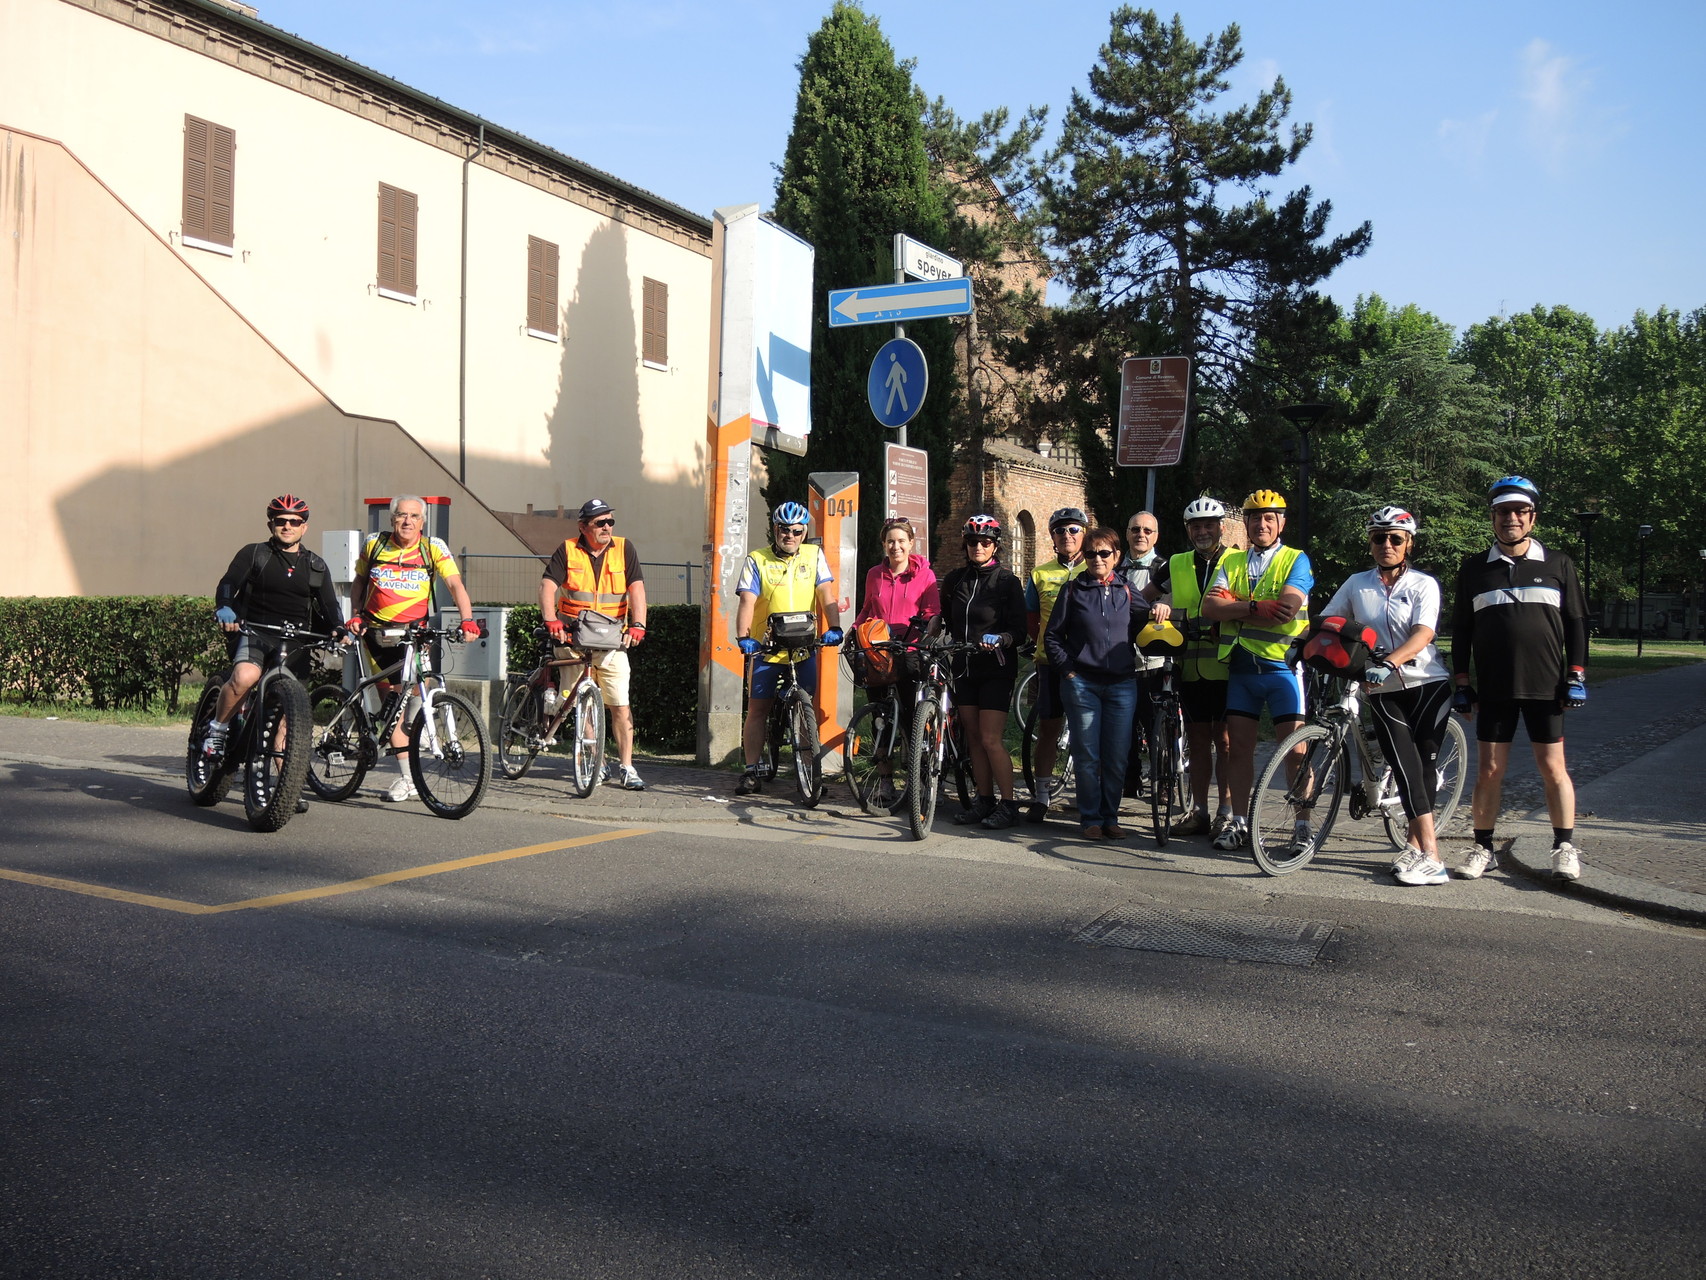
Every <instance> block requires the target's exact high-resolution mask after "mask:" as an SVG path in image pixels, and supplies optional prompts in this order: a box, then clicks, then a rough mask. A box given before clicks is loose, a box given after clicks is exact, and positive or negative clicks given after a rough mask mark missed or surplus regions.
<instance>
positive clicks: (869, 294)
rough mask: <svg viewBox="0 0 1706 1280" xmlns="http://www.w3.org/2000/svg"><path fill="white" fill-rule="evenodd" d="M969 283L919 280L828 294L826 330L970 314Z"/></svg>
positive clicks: (967, 280) (833, 290)
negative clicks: (827, 323) (827, 322)
mask: <svg viewBox="0 0 1706 1280" xmlns="http://www.w3.org/2000/svg"><path fill="white" fill-rule="evenodd" d="M971 309H972V307H971V281H970V280H969V279H964V278H962V279H959V280H920V281H917V282H914V283H909V284H874V285H867V286H866V287H864V288H862V289H831V290H830V291H829V327H830V328H831V329H845V328H847V327H849V326H851V325H856V324H905V323H907V322H908V321H912V320H928V319H930V318H931V317H932V316H967V315H970V314H971Z"/></svg>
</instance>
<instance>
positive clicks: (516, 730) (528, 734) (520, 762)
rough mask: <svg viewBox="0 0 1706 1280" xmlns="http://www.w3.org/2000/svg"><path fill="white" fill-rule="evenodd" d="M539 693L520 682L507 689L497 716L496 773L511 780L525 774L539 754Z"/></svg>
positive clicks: (525, 683)
mask: <svg viewBox="0 0 1706 1280" xmlns="http://www.w3.org/2000/svg"><path fill="white" fill-rule="evenodd" d="M541 710H542V708H541V707H540V705H539V692H538V690H536V689H535V688H534V687H533V686H532V685H531V684H528V683H527V682H526V681H522V682H521V683H520V684H517V685H514V686H512V687H511V688H510V691H509V694H508V696H507V697H505V698H504V709H503V713H502V714H501V715H500V716H499V717H498V772H499V773H501V774H503V776H504V777H506V778H508V779H509V780H510V781H511V782H514V781H515V780H516V779H518V778H522V777H525V776H526V774H527V771H528V770H529V769H531V768H532V767H533V757H535V756H536V755H538V754H539V738H540V736H541V734H540V730H541V728H542V726H541V725H540V712H541Z"/></svg>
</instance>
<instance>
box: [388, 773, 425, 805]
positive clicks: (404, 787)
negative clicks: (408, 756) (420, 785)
mask: <svg viewBox="0 0 1706 1280" xmlns="http://www.w3.org/2000/svg"><path fill="white" fill-rule="evenodd" d="M420 794H421V793H420V792H418V791H416V790H415V784H414V780H413V779H411V778H398V779H397V781H395V782H393V783H392V784H391V786H390V788H389V789H388V790H387V791H386V792H385V798H386V799H387V800H394V801H396V802H397V803H398V804H402V803H403V801H405V800H415V799H418V798H419V797H420Z"/></svg>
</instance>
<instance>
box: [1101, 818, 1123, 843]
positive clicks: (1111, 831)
mask: <svg viewBox="0 0 1706 1280" xmlns="http://www.w3.org/2000/svg"><path fill="white" fill-rule="evenodd" d="M1102 839H1104V840H1124V839H1125V828H1124V827H1122V826H1120V824H1119V823H1117V822H1109V823H1104V824H1103V826H1102Z"/></svg>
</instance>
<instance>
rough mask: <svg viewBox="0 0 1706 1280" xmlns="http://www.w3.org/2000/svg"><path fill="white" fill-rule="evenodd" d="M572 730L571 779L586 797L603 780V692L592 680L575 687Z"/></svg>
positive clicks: (578, 792)
mask: <svg viewBox="0 0 1706 1280" xmlns="http://www.w3.org/2000/svg"><path fill="white" fill-rule="evenodd" d="M569 732H570V733H571V734H572V735H573V737H572V739H571V745H572V748H573V750H572V758H571V763H570V773H571V778H570V783H571V786H572V787H573V789H574V793H575V798H576V799H579V800H585V799H586V798H587V797H588V796H590V795H591V794H592V793H593V790H594V789H595V788H596V787H597V786H598V784H599V783H600V782H602V781H603V780H604V696H603V695H602V694H601V693H599V691H598V686H597V685H595V684H594V683H593V682H592V681H590V680H583V681H581V683H580V684H579V685H578V686H577V687H576V689H575V705H574V709H573V711H571V712H570V713H569Z"/></svg>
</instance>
